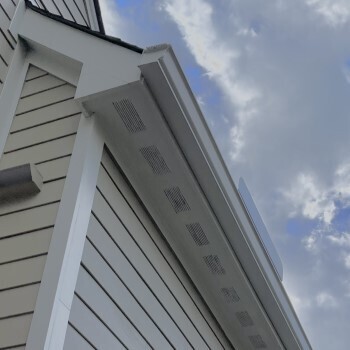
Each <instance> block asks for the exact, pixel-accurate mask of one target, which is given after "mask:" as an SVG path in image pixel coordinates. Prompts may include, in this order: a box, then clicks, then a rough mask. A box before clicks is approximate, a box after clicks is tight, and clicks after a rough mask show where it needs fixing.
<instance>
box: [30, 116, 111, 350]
mask: <svg viewBox="0 0 350 350" xmlns="http://www.w3.org/2000/svg"><path fill="white" fill-rule="evenodd" d="M103 146H104V141H103V137H102V134H101V132H100V129H99V127H98V126H97V122H96V119H95V118H85V117H83V116H82V117H81V121H80V124H79V129H78V134H77V137H76V141H75V145H74V150H73V154H72V158H71V161H70V166H69V169H68V175H67V179H66V183H65V186H64V190H63V195H62V200H61V203H60V207H59V210H58V214H57V219H56V223H55V228H54V231H53V235H52V240H51V244H50V248H49V253H48V256H47V261H46V265H45V270H44V273H43V278H42V282H41V285H40V289H39V294H38V298H37V303H36V306H35V310H34V315H33V320H32V323H31V327H30V331H29V335H28V340H27V345H26V350H38V349H43V350H44V349H45V350H48V349H50V350H51V349H55V350H57V349H63V345H64V339H65V334H66V329H67V326H68V319H69V313H70V308H71V305H72V300H73V295H74V289H75V285H76V281H77V277H78V271H79V266H80V261H81V257H82V253H83V247H84V242H85V237H86V232H87V227H88V223H89V219H90V212H91V208H92V203H93V198H94V194H95V187H96V183H97V176H98V172H99V164H100V161H101V157H102V151H103Z"/></svg>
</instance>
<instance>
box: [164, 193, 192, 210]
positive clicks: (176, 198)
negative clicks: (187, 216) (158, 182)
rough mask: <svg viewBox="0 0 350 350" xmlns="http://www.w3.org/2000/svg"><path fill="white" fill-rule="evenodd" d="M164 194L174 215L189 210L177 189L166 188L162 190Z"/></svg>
mask: <svg viewBox="0 0 350 350" xmlns="http://www.w3.org/2000/svg"><path fill="white" fill-rule="evenodd" d="M164 193H165V195H166V197H167V198H168V200H169V202H170V204H171V205H172V207H173V208H174V210H175V213H180V212H183V211H190V210H191V208H190V206H189V205H188V203H187V201H186V199H185V197H184V196H183V194H182V193H181V191H180V188H179V187H171V188H168V189H166V190H164Z"/></svg>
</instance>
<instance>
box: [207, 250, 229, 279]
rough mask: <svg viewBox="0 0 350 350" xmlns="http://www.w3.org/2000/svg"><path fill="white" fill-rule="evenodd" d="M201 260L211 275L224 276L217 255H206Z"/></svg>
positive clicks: (223, 270)
mask: <svg viewBox="0 0 350 350" xmlns="http://www.w3.org/2000/svg"><path fill="white" fill-rule="evenodd" d="M203 259H204V262H205V263H206V265H207V266H208V268H209V270H210V271H211V273H212V274H213V275H224V274H225V273H226V271H225V269H224V267H223V266H222V265H221V262H220V259H219V257H218V256H217V255H207V256H205V257H203Z"/></svg>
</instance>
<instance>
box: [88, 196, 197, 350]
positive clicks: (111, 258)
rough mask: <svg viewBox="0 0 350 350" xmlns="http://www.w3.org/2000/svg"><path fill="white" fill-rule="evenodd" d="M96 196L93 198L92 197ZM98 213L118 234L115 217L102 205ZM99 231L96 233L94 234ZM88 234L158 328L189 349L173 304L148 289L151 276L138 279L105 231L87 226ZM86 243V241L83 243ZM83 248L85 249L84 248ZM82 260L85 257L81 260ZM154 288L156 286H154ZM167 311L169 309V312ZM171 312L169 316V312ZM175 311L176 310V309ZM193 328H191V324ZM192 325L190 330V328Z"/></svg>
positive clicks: (179, 345)
mask: <svg viewBox="0 0 350 350" xmlns="http://www.w3.org/2000/svg"><path fill="white" fill-rule="evenodd" d="M95 198H96V197H95ZM96 204H97V205H98V204H99V201H97V202H95V205H96ZM98 211H101V213H99V214H102V213H103V214H106V216H103V215H99V216H100V218H101V219H102V222H104V223H105V224H106V226H108V228H109V229H111V230H115V231H116V232H118V233H119V227H120V223H118V222H117V221H116V219H115V216H114V215H112V217H110V215H109V214H108V213H106V211H107V212H110V209H109V208H107V207H106V206H103V205H101V206H100V210H98ZM97 232H98V234H97ZM88 237H89V238H90V239H91V240H92V242H93V243H94V245H95V246H96V247H97V249H98V250H99V251H100V252H101V254H102V255H103V256H104V258H105V259H106V260H107V261H108V262H109V263H110V265H111V266H112V267H113V269H114V270H115V271H116V273H117V274H118V276H119V277H120V279H121V280H123V282H124V283H125V284H126V285H127V286H128V288H129V289H130V290H131V291H132V292H133V293H134V296H135V298H137V300H139V301H140V303H141V304H142V305H143V307H144V308H145V310H147V313H148V314H149V315H150V317H152V319H153V320H154V321H155V322H156V324H157V325H158V327H159V328H160V329H162V331H163V333H164V334H166V335H167V338H168V339H169V340H170V341H171V342H172V343H173V344H174V345H175V347H176V348H179V349H188V348H190V347H191V346H190V345H189V343H188V342H187V340H186V338H185V337H184V335H183V334H182V332H181V331H180V330H179V328H181V323H182V321H181V320H179V322H180V326H179V325H178V324H177V323H176V322H175V321H174V320H173V319H172V318H171V317H170V315H171V314H173V313H174V310H173V309H172V303H171V302H170V305H164V304H163V306H162V305H161V304H160V301H159V297H160V298H161V299H163V297H164V296H163V295H159V294H161V293H159V292H158V291H155V292H157V293H156V295H157V294H158V295H157V296H156V295H155V294H154V292H152V290H151V289H150V285H151V286H152V288H153V286H154V280H153V279H152V276H148V277H147V279H146V280H147V282H148V284H146V283H145V281H144V280H142V279H141V278H140V276H139V275H138V274H137V272H136V271H135V269H134V268H133V267H132V265H131V264H130V263H129V261H128V260H127V258H126V257H125V256H124V255H123V253H122V252H121V250H120V249H119V248H118V247H117V246H116V245H115V244H114V242H113V241H112V240H111V238H110V237H109V236H108V235H107V234H106V233H105V231H104V230H99V231H97V230H96V229H91V227H89V231H88ZM121 239H122V237H121V235H120V236H119V237H118V243H120V241H121ZM87 245H88V243H87V242H86V246H87ZM85 249H86V248H85ZM83 261H84V260H83ZM153 289H155V288H153ZM168 310H169V311H168ZM169 313H170V315H169ZM175 313H176V311H175ZM191 328H192V327H191ZM191 328H190V329H189V330H191Z"/></svg>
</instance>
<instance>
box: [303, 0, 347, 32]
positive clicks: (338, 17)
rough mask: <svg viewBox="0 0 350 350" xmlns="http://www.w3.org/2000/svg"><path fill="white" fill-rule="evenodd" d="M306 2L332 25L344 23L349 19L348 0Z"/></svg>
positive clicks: (310, 0)
mask: <svg viewBox="0 0 350 350" xmlns="http://www.w3.org/2000/svg"><path fill="white" fill-rule="evenodd" d="M306 3H307V5H308V6H310V7H311V8H312V9H313V10H315V12H316V13H317V14H319V15H320V16H321V17H322V18H323V19H324V20H325V21H326V23H327V24H328V25H330V26H332V27H337V26H341V25H344V24H345V23H347V22H348V21H349V19H350V3H349V1H348V0H307V1H306Z"/></svg>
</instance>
